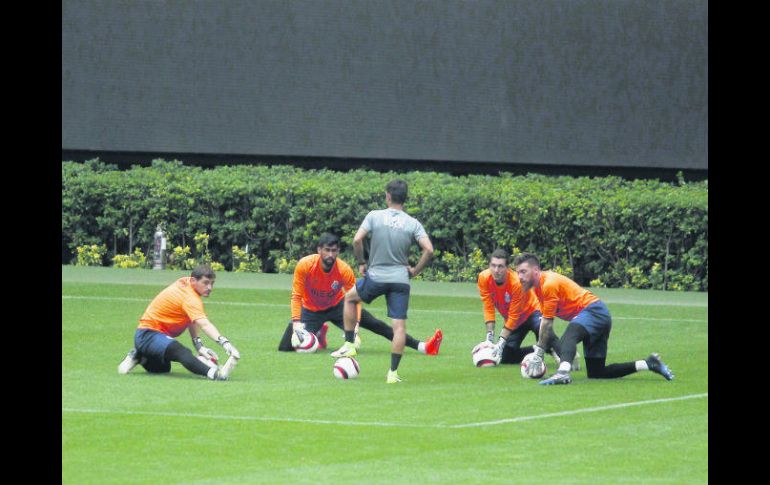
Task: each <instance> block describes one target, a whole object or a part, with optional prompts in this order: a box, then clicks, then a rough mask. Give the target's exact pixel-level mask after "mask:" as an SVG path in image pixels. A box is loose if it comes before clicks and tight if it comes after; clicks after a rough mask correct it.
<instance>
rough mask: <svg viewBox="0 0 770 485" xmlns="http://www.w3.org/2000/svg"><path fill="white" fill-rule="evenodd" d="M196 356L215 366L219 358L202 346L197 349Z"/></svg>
mask: <svg viewBox="0 0 770 485" xmlns="http://www.w3.org/2000/svg"><path fill="white" fill-rule="evenodd" d="M198 355H200V356H202V357H204V358H206V359H209V360H211V361H213V362H214V363H215V364H217V363H219V356H218V355H217V353H216V352H214V351H213V350H211V349H210V348H208V347H205V346H203V345H201V347H200V348H199V349H198Z"/></svg>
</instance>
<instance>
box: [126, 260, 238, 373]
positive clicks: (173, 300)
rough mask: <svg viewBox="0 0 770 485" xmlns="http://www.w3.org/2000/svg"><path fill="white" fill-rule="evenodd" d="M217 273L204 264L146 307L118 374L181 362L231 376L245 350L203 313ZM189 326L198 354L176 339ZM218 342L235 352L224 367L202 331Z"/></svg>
mask: <svg viewBox="0 0 770 485" xmlns="http://www.w3.org/2000/svg"><path fill="white" fill-rule="evenodd" d="M215 278H216V276H215V274H214V271H213V270H212V269H211V267H210V266H208V265H199V266H198V267H196V268H195V269H194V270H193V271H192V273H191V274H190V276H189V277H185V278H179V279H178V280H176V281H175V282H174V283H172V284H171V285H169V286H168V287H167V288H166V289H164V290H163V291H161V292H160V293H159V294H158V296H156V297H155V298H154V299H153V300H152V301H151V302H150V304H149V306H148V307H147V309H146V310H145V311H144V315H142V318H140V319H139V326H138V327H137V329H136V333H135V334H134V348H133V349H131V351H130V352H129V353H128V355H126V358H125V359H123V362H121V363H120V365H118V373H119V374H127V373H128V372H129V371H130V370H131V369H133V368H134V367H136V365H137V364H140V365H141V366H142V367H144V369H145V370H146V371H147V372H150V373H153V374H155V373H166V372H170V371H171V362H172V361H173V362H179V363H181V364H182V365H183V366H184V367H185V369H187V370H189V371H190V372H192V373H194V374H198V375H201V376H205V377H208V378H209V379H211V380H220V381H224V380H227V379H228V377H229V376H230V373H231V372H232V370H233V368H234V367H235V364H236V363H237V362H238V359H240V358H241V354H240V353H239V352H238V350H236V348H235V347H234V346H233V344H231V343H230V341H229V340H227V339H226V338H225V336H224V335H222V334H220V333H219V330H217V328H216V327H215V326H214V324H213V323H211V322H210V321H209V319H208V317H207V316H206V313H205V312H204V311H203V300H202V299H201V297H202V296H205V297H208V296H209V295H210V294H211V291H212V290H213V288H214V279H215ZM185 329H187V330H188V331H189V332H190V337H191V338H192V342H193V345H194V346H195V349H196V350H197V351H198V357H197V358H196V357H195V356H194V355H193V353H192V352H191V351H190V349H188V348H187V347H185V346H183V345H182V344H180V343H179V342H177V341H176V339H175V338H174V337H177V336H179V335H181V334H182V333H183V332H184V331H185ZM201 330H202V331H203V333H205V334H206V335H208V336H209V338H210V339H212V340H215V341H216V342H217V343H219V344H220V345H221V346H222V347H223V348H224V349H225V351H226V352H227V354H228V355H229V356H230V358H228V359H227V362H225V364H224V365H223V366H222V367H221V368H220V367H219V366H218V365H217V363H216V362H217V361H218V360H219V357H218V356H217V354H216V353H215V352H214V351H213V350H211V349H209V348H207V347H205V346H204V345H203V343H202V342H201V339H200V337H199V336H198V335H199V331H201Z"/></svg>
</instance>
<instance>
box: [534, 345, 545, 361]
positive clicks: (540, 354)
mask: <svg viewBox="0 0 770 485" xmlns="http://www.w3.org/2000/svg"><path fill="white" fill-rule="evenodd" d="M532 350H533V351H534V352H533V353H535V354H537V356H538V357H540V360H543V356H544V355H545V350H543V348H542V347H539V346H537V345H533V346H532Z"/></svg>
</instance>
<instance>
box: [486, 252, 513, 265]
mask: <svg viewBox="0 0 770 485" xmlns="http://www.w3.org/2000/svg"><path fill="white" fill-rule="evenodd" d="M492 258H496V259H504V260H505V265H506V266H508V252H507V251H506V250H505V249H501V248H497V249H495V250H494V251H492V254H490V255H489V261H492Z"/></svg>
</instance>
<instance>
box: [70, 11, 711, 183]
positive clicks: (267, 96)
mask: <svg viewBox="0 0 770 485" xmlns="http://www.w3.org/2000/svg"><path fill="white" fill-rule="evenodd" d="M109 153H113V154H119V153H122V154H123V155H124V156H128V155H130V154H134V158H141V156H144V155H145V154H146V155H147V156H150V155H157V154H163V153H166V154H175V155H177V157H180V158H184V154H197V156H198V157H203V158H207V157H208V159H209V160H214V163H216V160H221V161H223V162H224V161H230V160H241V161H244V160H251V159H254V160H258V159H270V160H282V159H284V160H289V159H296V160H304V162H305V163H306V164H312V163H314V162H313V161H314V160H322V159H327V160H337V163H342V164H344V163H346V162H345V161H346V160H370V161H371V160H391V161H401V162H402V163H403V161H408V163H410V164H420V163H424V164H426V165H429V164H432V165H434V166H436V165H437V164H441V165H443V166H451V165H453V164H462V165H464V166H468V165H469V164H470V165H472V164H478V165H479V166H480V167H481V166H485V167H490V166H500V167H511V166H521V167H534V166H540V167H549V166H552V167H583V168H586V167H587V168H593V169H598V170H611V169H613V168H615V169H617V168H626V169H631V170H633V169H644V170H648V171H650V170H652V171H654V170H663V171H666V170H668V171H673V170H679V169H685V170H689V171H693V172H695V173H706V174H707V170H708V3H707V2H706V1H702V0H699V1H694V0H676V1H671V0H558V1H557V0H540V1H530V0H527V1H516V0H505V1H491V0H482V1H458V0H423V1H416V0H387V1H371V0H359V1H354V0H276V1H265V0H262V1H253V0H248V1H241V0H228V1H226V2H217V1H200V0H197V1H190V0H179V1H141V0H132V1H116V0H110V1H104V0H65V1H64V2H63V3H62V156H63V157H67V156H70V157H73V158H74V157H77V156H81V157H86V156H90V155H91V154H109ZM137 154H141V156H138V155H137ZM103 158H104V156H103ZM107 158H109V157H107ZM129 158H130V157H129ZM64 159H72V158H64ZM132 161H133V162H137V161H139V160H132ZM391 166H392V165H391Z"/></svg>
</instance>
